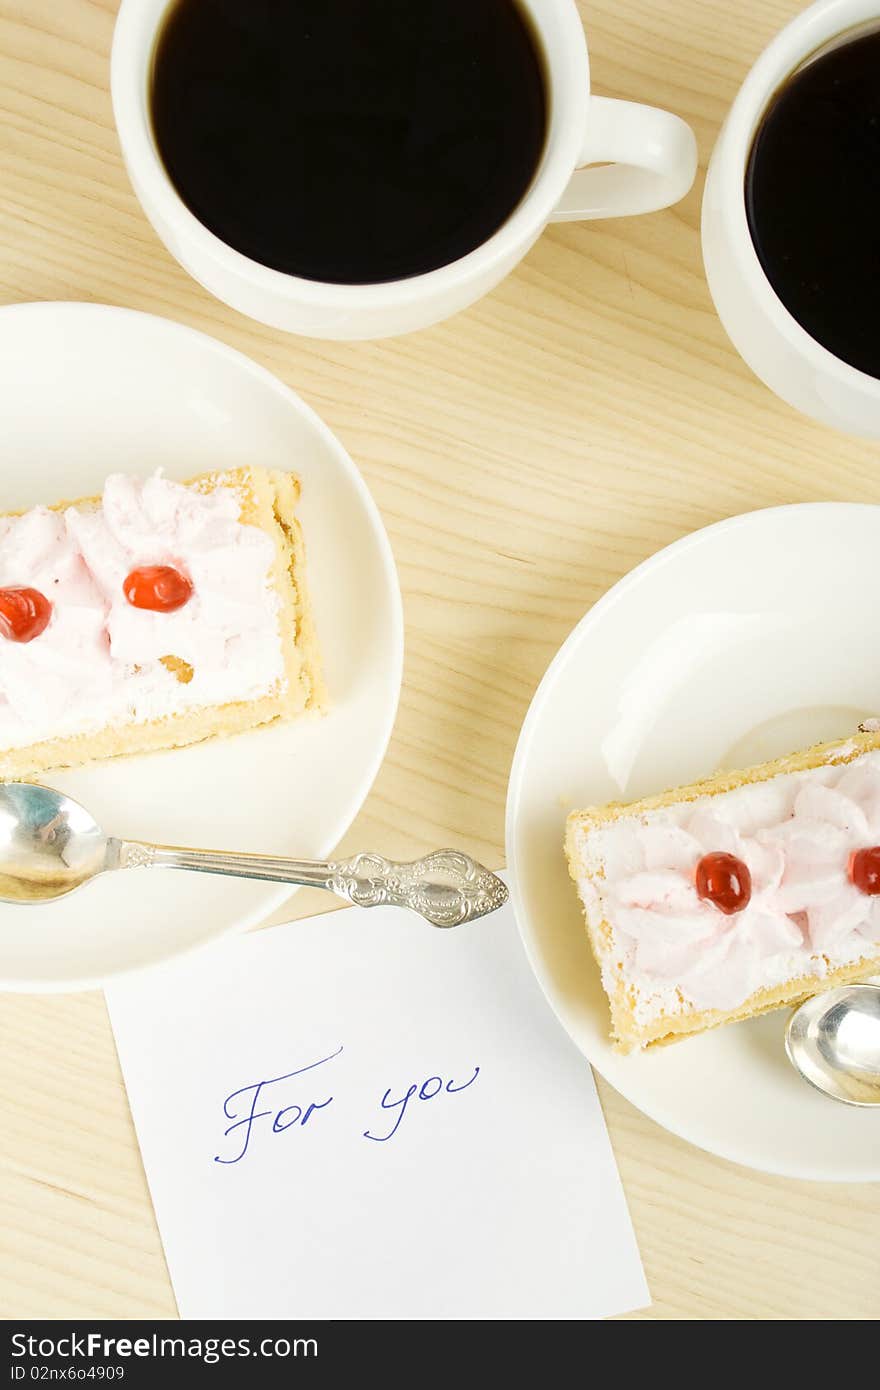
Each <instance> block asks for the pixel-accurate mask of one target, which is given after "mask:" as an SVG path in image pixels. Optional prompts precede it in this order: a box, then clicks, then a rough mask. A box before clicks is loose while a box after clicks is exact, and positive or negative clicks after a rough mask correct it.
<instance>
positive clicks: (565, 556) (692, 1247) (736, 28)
mask: <svg viewBox="0 0 880 1390" xmlns="http://www.w3.org/2000/svg"><path fill="white" fill-rule="evenodd" d="M799 8H800V5H799V4H798V2H797V0H741V3H738V4H736V5H730V4H728V3H727V2H726V0H591V3H589V4H584V5H583V6H582V11H583V14H584V18H585V22H587V27H588V33H589V37H590V47H591V59H592V69H593V85H594V89H595V90H596V91H598V92H601V93H605V94H608V95H615V96H621V97H629V98H634V99H637V100H641V101H646V102H651V103H654V104H656V105H660V106H668V107H669V108H671V109H672V110H674V111H677V112H679V113H680V114H681V115H683V116H684V117H685V118H686V119H687V120H688V121H690V122H691V124H692V125H693V127H694V130H695V131H696V134H697V137H698V140H699V146H700V174H699V175H698V178H697V184H696V186H695V188H694V189H693V191H692V192H691V194H690V196H689V197H688V198H686V199H685V201H684V202H683V203H681V204H680V205H679V206H678V207H676V208H673V209H671V210H670V211H667V212H662V213H658V214H655V215H653V216H649V217H643V218H630V219H628V220H617V221H610V222H594V223H589V222H587V223H583V224H580V225H579V224H577V223H567V224H563V225H560V226H556V227H553V228H551V229H550V230H549V231H548V232H547V233H545V235H544V236H543V237H542V238H541V240H540V241H539V242H538V243H537V245H536V246H535V247H534V249H533V250H532V252H531V253H530V255H529V256H528V257H527V259H526V260H525V261H524V263H523V264H522V265H521V266H520V267H519V269H518V270H517V271H516V272H515V273H514V274H513V275H512V276H511V277H510V278H509V279H508V280H507V281H506V282H505V283H504V284H503V285H502V286H501V287H500V288H499V289H498V290H496V291H495V293H494V294H492V295H490V296H489V297H488V298H487V299H485V300H483V301H482V303H480V304H478V305H477V306H476V307H475V308H473V309H471V310H470V311H468V312H466V313H464V314H460V315H459V316H458V317H457V318H455V319H453V320H451V321H450V322H448V323H445V324H442V325H441V326H439V327H437V328H434V329H430V330H428V331H426V332H422V333H418V334H415V335H411V336H409V337H407V338H401V339H396V340H389V341H385V342H375V343H352V344H337V343H324V342H317V341H311V340H306V339H300V338H295V337H287V336H285V335H283V334H281V333H279V332H275V331H274V330H272V329H268V328H263V327H261V326H260V325H258V324H256V323H252V322H251V321H250V320H248V319H245V318H243V317H241V316H240V315H238V314H236V313H235V312H233V311H232V310H230V309H226V308H225V307H224V306H223V305H221V304H219V303H218V302H216V301H215V300H213V299H212V298H211V297H210V296H209V295H208V294H207V293H206V292H204V291H203V290H202V289H201V288H200V287H199V286H198V285H197V284H195V283H194V281H192V280H191V279H189V278H188V277H187V275H186V274H185V273H184V272H183V271H182V270H181V269H180V268H179V266H178V265H177V264H176V263H175V261H173V260H172V258H171V256H170V255H169V254H168V253H167V252H166V251H165V249H164V247H163V246H162V245H161V244H160V243H159V241H158V240H157V238H156V236H155V235H154V233H153V231H152V229H151V227H150V225H149V223H148V222H147V220H146V218H145V216H144V214H143V213H142V212H141V209H140V207H139V205H138V203H137V201H136V199H135V196H134V194H133V192H132V190H131V187H130V186H129V182H128V179H127V176H126V173H125V170H124V168H123V165H122V161H121V158H120V154H119V148H118V144H117V140H116V134H115V131H114V126H113V118H112V112H111V105H110V95H109V55H110V43H111V35H112V29H113V21H114V17H115V12H116V9H117V3H116V0H0V302H7V303H16V302H20V301H24V300H57V299H70V300H91V301H104V302H109V303H115V304H124V305H127V306H128V307H130V308H133V309H144V310H148V311H150V312H151V313H155V314H163V315H166V316H168V317H170V318H173V319H177V320H179V321H181V322H183V323H188V324H192V325H193V326H195V327H197V328H200V329H204V330H205V331H207V332H208V333H211V334H213V335H214V336H216V337H218V338H220V339H222V340H223V341H225V342H228V343H231V344H232V345H233V346H235V347H237V348H240V349H241V350H242V351H244V352H246V353H248V354H249V355H250V356H251V357H253V358H255V359H256V360H257V361H258V362H261V363H263V364H264V365H265V366H266V367H268V368H270V369H271V370H272V371H273V372H276V373H277V374H278V376H280V377H281V378H282V379H283V380H284V381H286V382H288V383H289V384H290V385H291V386H293V387H294V388H295V389H296V390H297V391H299V392H300V393H301V394H302V395H303V396H304V397H305V399H306V400H307V401H308V402H309V403H310V404H311V405H313V406H314V407H315V408H316V409H317V410H318V411H319V412H320V413H321V415H323V417H324V419H325V420H327V421H328V423H329V424H330V426H331V427H332V428H333V429H334V430H335V431H336V432H337V433H338V435H339V437H340V438H341V439H342V440H343V442H344V443H345V444H346V445H347V447H348V449H349V450H350V452H351V454H352V455H353V457H354V458H355V459H356V461H357V462H358V464H359V465H360V467H361V468H362V470H363V472H364V475H365V477H366V479H367V482H368V484H369V486H370V488H371V489H372V491H373V495H374V497H375V498H376V501H377V502H378V504H379V507H380V508H381V511H382V513H383V515H384V517H385V521H386V524H387V526H388V530H389V533H390V537H391V542H392V545H393V547H394V552H395V555H396V557H397V563H398V566H399V569H400V577H401V582H402V585H403V592H404V599H405V608H406V623H407V657H406V671H405V679H404V687H403V696H402V700H401V706H400V714H399V718H398V721H397V726H396V729H395V732H394V736H393V739H392V742H391V747H390V750H389V754H388V758H387V760H386V762H385V764H384V767H383V769H382V771H381V773H380V775H379V778H378V780H377V782H376V785H375V787H374V789H373V791H372V793H371V795H370V797H369V799H368V801H367V803H366V806H365V807H364V810H363V811H362V813H361V815H360V816H359V818H358V820H357V822H356V823H355V825H354V827H353V828H352V830H351V832H350V834H349V835H348V836H347V837H346V844H347V845H348V846H349V847H352V848H353V847H354V846H355V845H360V846H363V845H371V844H381V845H384V846H387V848H388V851H389V852H391V853H397V852H400V853H407V852H410V851H418V850H421V849H423V848H425V847H428V846H432V845H435V844H438V843H445V842H448V841H459V842H461V843H462V844H463V845H464V846H465V847H467V848H469V849H471V850H473V851H474V852H476V853H478V854H480V855H482V856H483V857H485V859H486V860H487V862H488V863H490V864H492V865H498V864H499V863H501V857H502V841H503V821H504V799H505V787H506V781H507V774H508V769H509V766H510V761H511V757H512V754H513V749H514V745H515V742H516V737H517V732H518V730H519V727H520V724H521V721H522V719H523V716H524V715H525V712H526V709H527V707H528V704H529V701H530V699H531V696H532V693H533V691H534V690H535V687H536V685H537V683H538V681H539V679H540V677H541V675H542V673H543V671H544V669H545V667H546V666H547V663H548V662H549V660H550V658H551V657H552V655H553V653H554V652H555V651H556V649H557V647H558V646H559V644H560V643H561V642H562V640H563V638H564V637H565V636H566V634H567V633H568V632H569V630H570V629H571V628H572V626H573V625H574V623H575V622H576V621H577V620H578V619H579V618H580V617H581V615H582V614H583V613H584V611H585V610H586V609H587V608H589V607H590V605H591V604H592V603H593V602H594V601H595V600H596V599H597V598H598V597H599V596H600V595H601V594H603V593H604V592H605V590H606V589H607V588H608V587H609V586H610V585H611V584H613V583H614V582H615V581H616V580H617V579H619V578H620V576H621V575H623V574H624V573H625V572H626V571H627V570H629V569H630V568H631V567H632V566H633V565H635V564H637V563H638V562H639V561H640V560H643V559H644V558H645V557H646V556H648V555H651V554H652V553H653V552H654V551H656V550H658V549H659V548H660V547H661V546H664V545H666V544H667V543H668V542H670V541H673V540H675V539H676V538H677V537H679V536H682V535H684V534H685V533H686V532H688V531H691V530H693V529H694V528H696V527H699V526H704V525H706V524H707V523H709V522H712V521H717V520H718V519H719V518H721V517H726V516H730V515H732V514H734V513H736V512H741V511H746V510H749V509H751V508H754V507H766V506H771V505H775V504H777V503H782V502H800V501H808V500H816V499H842V500H851V499H858V500H862V501H873V502H880V467H878V458H877V455H878V450H877V447H876V446H875V445H871V444H866V443H862V442H859V441H857V440H852V439H849V438H846V437H844V436H843V435H840V434H836V433H833V432H831V431H830V430H828V429H825V428H823V427H821V426H819V425H814V424H812V423H810V422H809V421H808V420H806V419H803V418H801V417H800V416H798V415H796V414H795V413H794V412H793V411H792V410H791V409H789V407H788V406H786V405H784V404H782V402H780V401H778V400H776V399H775V397H773V396H772V395H771V394H770V392H769V391H767V390H766V389H765V388H764V387H763V386H762V385H761V384H760V383H759V382H758V381H757V380H756V379H755V378H754V377H752V375H751V374H750V372H749V370H748V369H747V368H746V367H745V366H744V364H743V363H742V362H741V361H740V359H739V358H738V357H737V356H736V354H735V353H734V351H733V349H732V348H731V346H730V344H729V343H728V341H727V338H726V337H725V334H724V332H723V330H722V328H721V325H720V323H719V322H718V319H717V318H716V316H715V314H714V312H713V309H712V305H711V302H710V299H709V295H708V291H707V289H706V283H705V280H704V278H703V272H702V266H701V261H700V247H699V209H700V194H701V189H702V181H703V173H704V172H705V166H706V160H707V158H708V155H709V152H710V150H711V147H712V143H713V140H714V138H715V135H716V132H717V130H718V127H719V124H720V122H721V120H722V117H723V115H724V112H725V110H726V108H727V106H728V104H729V103H730V101H731V99H732V98H733V96H734V93H735V91H736V89H737V87H738V85H739V84H740V82H741V81H742V78H743V77H744V75H745V73H746V70H747V68H748V67H749V65H750V64H751V62H752V61H753V59H754V58H755V57H756V55H757V54H758V53H759V51H760V50H761V49H762V48H763V46H764V45H765V44H766V43H767V41H768V40H769V39H770V37H771V36H772V35H773V33H774V32H775V31H776V30H777V29H778V28H779V27H780V26H781V25H782V24H783V23H784V22H785V21H786V20H787V19H788V18H790V16H791V15H793V14H794V13H795V12H796V10H797V9H799ZM0 435H2V422H0ZM4 466H6V467H8V466H10V465H9V464H6V465H4ZM317 906H318V902H317V898H316V896H315V895H312V896H309V895H308V894H303V895H302V896H301V897H300V898H298V899H297V900H296V904H295V908H294V909H292V912H293V913H294V915H298V914H302V913H305V912H307V911H313V910H315V909H316V907H317ZM282 915H283V914H282ZM282 915H279V918H278V920H280V919H281V916H282ZM288 915H290V914H288ZM600 1090H601V1095H602V1102H603V1105H604V1108H605V1114H606V1116H607V1119H608V1124H609V1126H610V1130H611V1136H612V1140H613V1143H614V1149H615V1152H616V1154H617V1158H618V1161H619V1164H620V1168H621V1172H622V1175H623V1181H624V1184H625V1187H626V1192H627V1195H628V1198H629V1202H630V1206H631V1209H632V1215H633V1219H634V1222H635V1227H636V1231H637V1234H638V1238H639V1242H640V1245H641V1249H642V1253H643V1256H644V1261H645V1265H646V1268H647V1274H648V1280H649V1283H650V1286H651V1290H652V1293H653V1297H654V1304H653V1307H652V1308H651V1310H650V1311H647V1312H645V1313H642V1314H638V1315H637V1316H640V1317H653V1318H688V1319H696V1318H724V1319H728V1318H774V1319H775V1318H784V1319H813V1318H816V1319H825V1318H829V1319H830V1318H834V1319H856V1318H870V1317H872V1316H876V1315H877V1313H878V1311H880V1296H878V1278H877V1275H878V1271H880V1257H878V1253H877V1252H878V1249H880V1186H878V1185H875V1186H868V1185H865V1186H836V1185H827V1186H823V1185H819V1184H812V1183H804V1182H785V1181H781V1180H779V1179H775V1178H771V1177H767V1176H764V1175H762V1174H760V1173H753V1172H749V1171H747V1170H745V1169H742V1168H738V1167H735V1166H733V1165H731V1164H729V1163H725V1162H721V1161H719V1160H717V1159H714V1158H711V1157H709V1156H707V1155H706V1154H703V1153H701V1152H699V1151H697V1150H696V1149H693V1148H690V1147H689V1146H688V1145H686V1144H684V1143H682V1142H680V1141H679V1140H677V1139H675V1138H673V1137H671V1136H670V1135H669V1134H666V1133H665V1132H664V1131H663V1130H661V1129H659V1128H658V1127H657V1126H656V1125H655V1124H653V1123H652V1122H651V1121H649V1120H647V1119H645V1118H644V1117H643V1116H642V1115H640V1114H639V1113H638V1112H637V1111H636V1110H634V1109H633V1108H632V1107H631V1106H630V1105H628V1104H627V1103H626V1102H625V1101H623V1100H622V1099H621V1098H620V1097H619V1096H618V1095H617V1094H616V1093H615V1092H614V1091H613V1090H612V1089H611V1088H610V1087H609V1086H607V1085H605V1084H603V1083H602V1082H601V1081H600ZM830 1118H831V1119H833V1116H832V1117H830ZM0 1174H2V1176H0V1313H2V1315H3V1316H4V1317H6V1318H36V1317H50V1318H62V1317H86V1316H105V1317H169V1318H171V1317H174V1316H175V1305H174V1298H173V1295H172V1291H171V1286H170V1283H169V1280H168V1276H167V1272H166V1269H165V1263H164V1259H163V1255H162V1249H161V1246H160V1243H159V1237H158V1234H157V1231H156V1226H155V1223H154V1220H153V1214H152V1209H151V1206H150V1201H149V1196H148V1193H147V1187H146V1183H145V1180H144V1174H143V1170H142V1167H141V1162H140V1157H139V1154H138V1149H137V1145H136V1142H135V1136H134V1131H133V1128H132V1124H131V1120H130V1117H129V1112H128V1106H127V1103H126V1097H125V1091H124V1088H123V1085H122V1080H121V1077H120V1073H119V1067H118V1064H117V1061H116V1055H115V1051H114V1047H113V1041H112V1037H111V1034H110V1028H109V1025H108V1021H107V1015H106V1012H105V1008H104V1002H103V998H102V996H101V995H100V994H86V995H74V996H69V997H52V996H46V997H39V996H38V997H18V996H11V995H5V996H2V997H0ZM389 1311H392V1310H389Z"/></svg>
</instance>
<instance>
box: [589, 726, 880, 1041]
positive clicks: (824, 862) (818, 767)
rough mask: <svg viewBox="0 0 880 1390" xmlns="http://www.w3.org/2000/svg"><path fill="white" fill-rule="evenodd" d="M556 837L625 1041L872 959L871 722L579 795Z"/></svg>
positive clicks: (797, 989)
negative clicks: (644, 786) (709, 768)
mask: <svg viewBox="0 0 880 1390" xmlns="http://www.w3.org/2000/svg"><path fill="white" fill-rule="evenodd" d="M866 727H867V726H866ZM565 849H566V855H567V858H568V864H569V870H570V872H571V876H572V878H573V879H574V882H575V884H576V885H577V888H578V892H579V894H580V897H581V901H582V903H583V907H584V913H585V916H586V923H587V931H588V934H589V938H590V944H591V946H592V948H593V953H594V955H595V957H596V960H597V962H598V964H599V968H600V970H601V975H602V985H603V988H604V990H605V993H606V994H607V996H608V1000H609V1003H610V1006H611V1031H612V1037H613V1039H614V1040H615V1042H616V1043H617V1044H618V1045H619V1046H620V1047H621V1048H622V1049H623V1050H626V1051H629V1050H631V1049H632V1048H640V1047H647V1046H649V1045H651V1044H653V1043H657V1042H670V1041H673V1040H674V1039H676V1038H680V1037H683V1036H685V1035H686V1034H689V1033H697V1032H700V1031H702V1030H703V1029H705V1028H713V1027H715V1026H716V1025H718V1024H721V1023H730V1022H733V1021H734V1020H736V1019H744V1018H751V1017H754V1016H755V1015H756V1014H761V1013H765V1012H767V1011H768V1010H770V1009H776V1008H779V1007H780V1006H781V1005H783V1004H794V1003H796V1002H797V1001H799V1000H800V999H803V998H805V997H806V996H807V995H810V994H815V993H818V992H819V991H820V990H823V989H827V988H828V987H830V986H832V985H837V984H844V983H846V982H848V981H851V980H857V979H862V978H864V977H866V976H869V975H872V974H875V973H877V972H880V733H877V732H861V733H859V734H857V735H856V736H854V737H853V738H850V739H846V740H845V741H843V742H838V743H828V744H820V745H817V746H816V747H814V748H810V749H808V750H807V751H805V752H800V753H795V754H792V755H791V756H789V757H786V758H779V759H777V760H776V761H774V762H768V763H763V764H762V765H761V766H759V767H752V768H749V769H748V770H747V771H744V772H725V773H721V774H719V775H718V776H716V777H713V778H710V779H708V780H707V781H704V782H697V783H695V784H694V785H692V786H689V787H681V788H679V789H677V790H675V791H668V792H664V793H662V794H661V795H659V796H651V797H647V798H646V799H645V800H643V801H636V802H633V803H631V804H629V805H623V804H620V803H613V804H611V805H608V806H599V807H592V808H590V809H588V810H583V811H574V812H573V813H572V814H571V815H570V816H569V818H568V824H567V829H566V839H565Z"/></svg>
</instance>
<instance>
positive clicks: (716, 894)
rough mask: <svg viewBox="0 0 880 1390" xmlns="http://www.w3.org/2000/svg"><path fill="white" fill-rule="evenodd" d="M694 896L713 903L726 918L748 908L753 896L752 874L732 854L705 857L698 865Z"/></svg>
mask: <svg viewBox="0 0 880 1390" xmlns="http://www.w3.org/2000/svg"><path fill="white" fill-rule="evenodd" d="M696 884H697V896H698V897H700V898H703V899H704V900H705V901H706V902H710V903H714V905H715V906H716V907H717V908H718V910H719V911H720V912H723V913H725V914H726V915H727V916H728V917H729V916H731V915H732V914H733V913H734V912H742V910H743V908H744V907H748V905H749V901H750V899H751V896H752V875H751V874H750V873H749V869H748V865H747V864H744V863H743V861H742V860H741V859H737V857H736V855H735V854H724V853H722V852H721V851H716V852H715V853H714V854H704V855H703V857H702V859H701V860H700V862H699V864H698V865H697V874H696Z"/></svg>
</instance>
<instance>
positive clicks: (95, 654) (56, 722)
mask: <svg viewBox="0 0 880 1390" xmlns="http://www.w3.org/2000/svg"><path fill="white" fill-rule="evenodd" d="M298 499H299V482H298V480H297V479H296V477H295V476H294V475H293V474H291V473H282V472H269V471H267V470H265V469H262V468H239V469H234V470H231V471H228V472H218V473H209V474H204V475H203V476H201V477H198V478H194V479H192V480H191V481H190V482H188V483H177V482H172V481H170V480H169V479H166V478H164V477H162V475H161V474H158V473H157V474H155V475H154V476H153V477H150V478H147V479H138V478H134V477H131V476H129V475H124V474H116V475H113V476H112V477H110V478H108V479H107V481H106V483H105V486H104V492H103V496H102V497H101V498H89V499H85V500H81V501H78V502H73V503H58V504H56V505H54V506H50V507H34V508H32V509H31V510H30V511H27V512H21V513H14V514H7V515H4V516H0V777H2V778H4V779H10V778H26V777H33V776H35V775H37V774H39V773H42V772H45V771H46V770H47V769H49V768H57V767H71V766H74V765H77V764H81V763H85V762H90V761H92V760H93V759H97V758H107V757H111V756H113V755H116V754H119V753H142V752H145V751H147V750H150V749H160V748H177V747H180V746H182V745H184V744H188V743H194V742H196V741H198V740H200V739H204V738H209V737H211V736H212V735H217V734H232V733H236V732H238V731H240V730H243V729H251V728H254V727H255V726H257V725H260V724H268V723H270V722H271V721H273V720H276V719H291V718H294V717H296V716H298V715H301V714H304V713H306V712H307V711H309V710H319V709H320V708H321V707H322V703H323V687H322V683H321V675H320V666H319V658H318V648H317V642H316V638H315V632H314V627H313V623H312V616H311V611H310V608H309V601H308V592H307V589H306V582H305V552H304V546H303V538H302V532H301V529H300V524H299V521H298V519H297V503H298Z"/></svg>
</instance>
